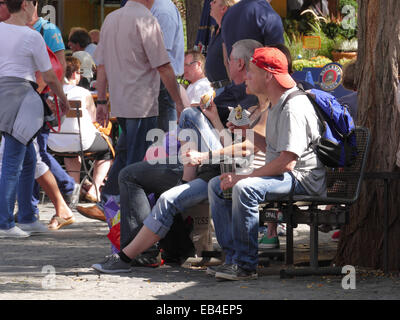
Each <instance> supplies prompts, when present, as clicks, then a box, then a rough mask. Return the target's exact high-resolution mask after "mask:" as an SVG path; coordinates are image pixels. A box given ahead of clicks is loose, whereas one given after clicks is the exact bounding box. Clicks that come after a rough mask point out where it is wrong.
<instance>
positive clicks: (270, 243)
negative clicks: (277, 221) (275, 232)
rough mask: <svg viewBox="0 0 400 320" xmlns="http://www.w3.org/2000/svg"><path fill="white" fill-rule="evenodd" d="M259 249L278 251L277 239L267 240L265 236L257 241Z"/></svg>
mask: <svg viewBox="0 0 400 320" xmlns="http://www.w3.org/2000/svg"><path fill="white" fill-rule="evenodd" d="M258 248H259V249H278V248H279V238H278V237H272V238H268V237H267V236H266V235H265V236H264V237H262V238H261V239H260V240H259V241H258Z"/></svg>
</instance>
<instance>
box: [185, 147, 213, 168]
mask: <svg viewBox="0 0 400 320" xmlns="http://www.w3.org/2000/svg"><path fill="white" fill-rule="evenodd" d="M207 159H208V152H198V151H196V150H190V149H189V150H188V151H186V153H185V154H184V155H183V158H182V161H183V163H184V164H187V165H189V166H193V167H194V166H198V165H200V164H202V163H203V161H205V160H207Z"/></svg>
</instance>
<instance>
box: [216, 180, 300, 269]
mask: <svg viewBox="0 0 400 320" xmlns="http://www.w3.org/2000/svg"><path fill="white" fill-rule="evenodd" d="M292 182H294V184H295V189H294V193H295V194H306V191H305V190H304V188H303V187H302V186H301V184H300V183H299V182H298V181H297V180H296V179H295V178H294V177H293V175H292V174H290V173H284V174H282V175H279V176H275V177H254V178H253V177H251V178H246V179H243V180H240V181H239V182H237V183H236V185H235V186H234V187H233V188H232V200H225V199H224V198H223V195H222V190H221V187H220V183H221V181H220V178H219V177H215V178H213V179H212V180H211V181H210V182H209V185H208V198H209V201H210V209H211V216H212V219H213V221H214V227H215V233H216V237H217V240H218V243H219V244H220V246H221V248H222V249H223V250H224V252H225V254H226V255H225V262H226V263H228V264H232V263H233V264H237V265H238V266H240V267H242V268H244V269H247V270H256V268H257V265H258V242H257V239H258V226H259V212H258V205H259V203H261V202H264V201H266V200H268V199H272V197H274V199H275V198H276V196H279V195H287V194H289V192H290V190H291V187H292Z"/></svg>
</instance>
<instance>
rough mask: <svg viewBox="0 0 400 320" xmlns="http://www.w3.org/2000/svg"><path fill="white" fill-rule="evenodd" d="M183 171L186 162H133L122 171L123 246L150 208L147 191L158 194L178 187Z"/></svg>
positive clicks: (120, 179)
mask: <svg viewBox="0 0 400 320" xmlns="http://www.w3.org/2000/svg"><path fill="white" fill-rule="evenodd" d="M182 174H183V165H182V164H180V163H176V164H173V163H172V164H169V163H167V164H154V165H152V164H150V163H149V162H147V161H142V162H137V163H133V164H131V165H129V166H127V167H126V168H124V169H122V170H121V172H120V174H119V190H120V201H121V202H120V208H121V248H124V247H125V246H127V245H128V244H129V243H130V242H131V241H132V240H133V238H135V237H136V235H137V234H138V232H139V231H140V229H141V228H142V226H143V221H144V220H145V219H146V218H147V217H148V215H149V214H150V212H151V207H150V203H149V200H148V198H147V195H148V194H151V193H155V194H156V196H159V195H161V194H162V193H163V192H165V191H167V190H169V189H171V188H173V187H175V186H176V185H177V184H178V182H179V181H180V179H181V178H182Z"/></svg>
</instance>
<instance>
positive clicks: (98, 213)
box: [76, 206, 107, 222]
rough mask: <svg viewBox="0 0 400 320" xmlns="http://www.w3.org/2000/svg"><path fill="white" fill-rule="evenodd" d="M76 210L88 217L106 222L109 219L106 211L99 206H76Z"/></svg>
mask: <svg viewBox="0 0 400 320" xmlns="http://www.w3.org/2000/svg"><path fill="white" fill-rule="evenodd" d="M76 210H77V211H78V212H79V213H80V214H81V215H83V216H85V217H86V218H89V219H95V220H100V221H104V222H106V221H107V219H106V216H105V215H104V212H103V211H102V210H101V209H100V208H99V207H98V206H92V207H82V206H76Z"/></svg>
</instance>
